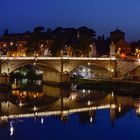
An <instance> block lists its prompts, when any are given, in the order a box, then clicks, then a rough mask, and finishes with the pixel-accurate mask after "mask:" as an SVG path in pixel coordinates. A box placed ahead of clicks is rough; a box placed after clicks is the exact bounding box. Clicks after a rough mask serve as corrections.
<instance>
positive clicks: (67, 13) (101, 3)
mask: <svg viewBox="0 0 140 140" xmlns="http://www.w3.org/2000/svg"><path fill="white" fill-rule="evenodd" d="M36 25H42V26H44V27H46V28H47V27H51V28H53V29H54V28H55V27H57V26H62V27H79V26H83V25H84V26H88V27H90V28H93V29H94V30H95V31H96V32H97V35H102V34H105V35H106V36H107V35H109V32H110V31H112V30H114V29H116V28H117V27H119V28H120V29H121V30H122V31H124V32H125V33H126V39H127V40H128V41H133V40H137V39H140V0H0V33H1V34H2V33H3V30H4V29H6V28H8V29H9V31H10V32H22V31H26V30H32V29H33V28H34V27H35V26H36Z"/></svg>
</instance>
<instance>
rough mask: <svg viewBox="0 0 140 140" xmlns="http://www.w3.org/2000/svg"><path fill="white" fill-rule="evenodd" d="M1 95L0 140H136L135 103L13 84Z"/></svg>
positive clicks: (139, 104)
mask: <svg viewBox="0 0 140 140" xmlns="http://www.w3.org/2000/svg"><path fill="white" fill-rule="evenodd" d="M12 87H13V90H11V92H10V93H8V95H7V94H6V93H1V94H0V99H1V112H0V126H1V127H0V137H1V138H3V139H11V138H12V139H17V140H18V139H20V140H22V139H35V140H37V139H43V140H44V139H60V140H63V139H64V140H65V139H68V140H69V139H80V140H85V139H88V140H91V139H97V140H100V139H110V140H112V139H139V138H140V133H138V132H139V130H140V119H139V115H140V98H139V97H138V96H130V95H129V96H128V95H127V94H125V95H120V94H119V93H115V92H105V91H96V90H90V89H80V90H77V89H76V88H75V87H74V86H73V87H72V88H71V89H68V88H63V89H61V88H58V87H50V86H42V85H40V82H36V81H32V83H30V82H29V81H28V80H25V79H24V80H22V81H18V80H14V83H12Z"/></svg>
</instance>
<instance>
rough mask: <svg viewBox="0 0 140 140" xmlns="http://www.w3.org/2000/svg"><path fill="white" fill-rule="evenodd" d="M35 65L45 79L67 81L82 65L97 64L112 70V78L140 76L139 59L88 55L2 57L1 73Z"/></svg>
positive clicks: (0, 60) (0, 58)
mask: <svg viewBox="0 0 140 140" xmlns="http://www.w3.org/2000/svg"><path fill="white" fill-rule="evenodd" d="M28 64H30V65H34V66H35V67H38V68H40V69H41V70H42V71H43V80H44V81H52V82H58V83H59V82H65V81H68V80H69V75H68V74H69V73H71V72H72V71H73V70H74V69H76V68H77V67H79V66H80V65H84V66H96V67H100V68H102V69H105V70H106V71H108V72H110V74H111V78H113V77H116V78H123V77H125V76H127V77H134V76H137V77H139V76H140V74H139V66H140V60H139V59H131V60H128V59H116V58H88V57H0V70H1V74H3V73H7V74H10V73H11V72H13V71H15V70H16V69H18V68H20V67H23V66H25V65H28Z"/></svg>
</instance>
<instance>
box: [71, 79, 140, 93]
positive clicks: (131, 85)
mask: <svg viewBox="0 0 140 140" xmlns="http://www.w3.org/2000/svg"><path fill="white" fill-rule="evenodd" d="M72 81H73V82H74V83H75V84H77V89H96V90H105V91H115V92H120V93H127V94H131V93H133V94H137V95H140V81H134V80H119V79H108V80H107V79H106V80H103V79H94V80H88V79H75V80H72Z"/></svg>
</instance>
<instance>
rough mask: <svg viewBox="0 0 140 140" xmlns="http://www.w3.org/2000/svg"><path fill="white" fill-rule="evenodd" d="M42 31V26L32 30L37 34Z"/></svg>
mask: <svg viewBox="0 0 140 140" xmlns="http://www.w3.org/2000/svg"><path fill="white" fill-rule="evenodd" d="M44 30H45V28H44V27H43V26H37V27H35V28H34V30H33V32H37V33H38V32H42V31H44Z"/></svg>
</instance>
